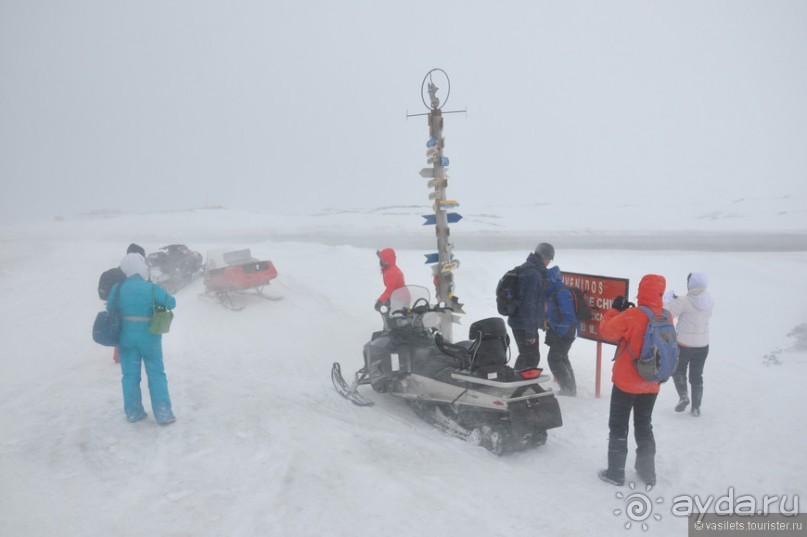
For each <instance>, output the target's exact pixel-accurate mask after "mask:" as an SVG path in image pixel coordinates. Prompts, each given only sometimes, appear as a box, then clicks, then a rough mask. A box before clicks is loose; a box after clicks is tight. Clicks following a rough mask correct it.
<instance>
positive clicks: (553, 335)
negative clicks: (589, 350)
mask: <svg viewBox="0 0 807 537" xmlns="http://www.w3.org/2000/svg"><path fill="white" fill-rule="evenodd" d="M545 295H546V325H545V327H546V338H545V340H546V344H547V345H548V346H549V354H548V355H547V357H546V360H547V362H548V363H549V369H550V370H551V371H552V374H553V375H554V376H555V379H556V380H557V381H558V384H559V385H560V391H559V392H558V395H568V396H571V397H574V396H576V395H577V383H576V382H575V380H574V370H572V364H571V362H569V349H571V347H572V343H574V340H575V338H576V337H577V324H578V323H577V316H576V315H575V313H574V297H573V296H572V292H571V291H569V289H567V288H566V287H564V286H563V278H562V277H561V274H560V267H558V266H554V267H552V268H551V269H549V270H547V271H546V291H545Z"/></svg>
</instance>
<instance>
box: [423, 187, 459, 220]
mask: <svg viewBox="0 0 807 537" xmlns="http://www.w3.org/2000/svg"><path fill="white" fill-rule="evenodd" d="M432 194H435V192H432ZM420 216H422V217H423V218H425V219H426V221H425V222H423V225H424V226H433V225H435V224H437V216H436V215H433V214H422V215H420ZM446 219H447V220H448V223H449V224H456V223H457V222H459V221H460V220H462V215H461V214H459V213H448V214H447V215H446Z"/></svg>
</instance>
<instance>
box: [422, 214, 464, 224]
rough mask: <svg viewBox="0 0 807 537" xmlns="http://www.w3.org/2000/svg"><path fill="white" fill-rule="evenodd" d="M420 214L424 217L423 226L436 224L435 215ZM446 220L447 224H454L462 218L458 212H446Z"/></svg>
mask: <svg viewBox="0 0 807 537" xmlns="http://www.w3.org/2000/svg"><path fill="white" fill-rule="evenodd" d="M420 216H422V217H423V218H425V219H426V221H425V222H423V225H424V226H434V225H436V224H437V216H435V215H433V214H422V215H420ZM446 220H448V223H449V224H456V223H457V222H459V221H460V220H462V215H461V214H459V213H448V214H446Z"/></svg>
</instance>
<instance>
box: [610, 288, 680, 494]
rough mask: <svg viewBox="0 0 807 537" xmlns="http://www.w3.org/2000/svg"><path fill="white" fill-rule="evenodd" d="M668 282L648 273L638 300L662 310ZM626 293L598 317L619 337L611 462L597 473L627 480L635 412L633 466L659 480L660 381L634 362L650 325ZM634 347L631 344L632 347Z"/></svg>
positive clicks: (651, 480)
mask: <svg viewBox="0 0 807 537" xmlns="http://www.w3.org/2000/svg"><path fill="white" fill-rule="evenodd" d="M666 285H667V282H666V280H665V279H664V276H659V275H657V274H647V275H645V276H644V277H643V278H642V279H641V281H640V282H639V292H638V295H637V301H638V303H639V305H640V306H647V307H648V308H650V310H651V311H652V312H653V313H655V314H656V315H660V314H661V311H662V297H663V295H664V288H665V287H666ZM632 306H633V304H632V303H630V302H628V300H627V299H626V298H625V297H623V296H618V297H616V298H615V299H614V302H613V307H612V308H611V309H609V310H608V311H606V312H605V314H604V315H603V319H602V321H600V333H601V334H602V336H603V337H604V338H606V339H608V340H610V341H616V342H618V347H617V353H616V358H615V359H614V367H613V374H612V377H611V380H612V382H613V386H612V388H611V409H610V414H609V416H608V429H609V431H610V432H609V435H608V468H607V469H604V470H600V472H599V474H598V475H599V477H600V479H602V480H603V481H605V482H607V483H611V484H612V485H618V486H622V485H624V484H625V461H626V460H627V457H628V427H629V424H630V414H631V411H632V412H633V434H634V437H635V438H636V462H635V465H634V467H635V469H636V472H637V473H638V474H639V479H641V480H642V481H644V482H645V483H646V484H648V485H655V484H656V439H655V436H654V435H653V407H654V406H655V404H656V398H657V397H658V392H659V386H660V385H659V383H658V382H651V381H648V380H645V379H644V378H642V376H641V375H640V374H639V371H638V370H637V369H636V366H635V365H634V363H633V356H639V355H640V354H641V352H642V345H643V344H644V334H645V331H646V330H647V324H648V319H647V316H646V315H645V314H644V312H642V311H641V310H640V309H639V308H635V307H632ZM628 347H630V349H629V348H628Z"/></svg>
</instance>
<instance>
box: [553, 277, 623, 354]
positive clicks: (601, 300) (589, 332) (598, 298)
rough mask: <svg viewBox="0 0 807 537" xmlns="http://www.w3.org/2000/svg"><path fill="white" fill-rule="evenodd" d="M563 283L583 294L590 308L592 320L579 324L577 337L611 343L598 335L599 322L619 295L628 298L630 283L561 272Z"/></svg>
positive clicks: (617, 279) (609, 278)
mask: <svg viewBox="0 0 807 537" xmlns="http://www.w3.org/2000/svg"><path fill="white" fill-rule="evenodd" d="M561 276H562V277H563V283H565V284H566V285H568V286H569V287H577V288H578V289H580V290H582V291H583V293H585V295H586V298H587V300H588V303H589V306H590V307H591V313H592V319H591V320H590V321H587V322H583V323H580V330H579V331H578V333H577V335H578V336H579V337H582V338H586V339H593V340H594V341H601V342H603V343H612V342H610V341H608V340H606V339H604V338H603V337H602V335H601V334H600V321H601V320H602V316H603V314H604V313H605V311H606V310H609V309H611V304H612V303H613V302H614V299H615V298H616V297H618V296H619V295H622V296H624V297H627V296H628V287H629V284H630V282H629V281H628V279H627V278H611V277H609V276H594V275H592V274H578V273H576V272H561ZM612 344H613V343H612Z"/></svg>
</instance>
